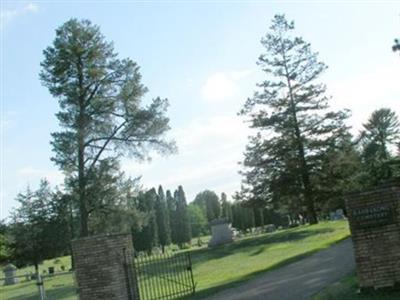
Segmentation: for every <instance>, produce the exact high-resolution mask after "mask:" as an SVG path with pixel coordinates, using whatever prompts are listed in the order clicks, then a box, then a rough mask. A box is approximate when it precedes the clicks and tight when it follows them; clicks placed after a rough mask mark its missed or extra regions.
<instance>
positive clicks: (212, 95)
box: [201, 70, 253, 101]
mask: <svg viewBox="0 0 400 300" xmlns="http://www.w3.org/2000/svg"><path fill="white" fill-rule="evenodd" d="M252 73H253V70H239V71H231V72H217V73H214V74H212V75H211V76H209V77H208V78H207V80H206V82H205V83H204V85H203V86H202V88H201V94H202V96H203V98H204V100H206V101H225V100H228V99H230V98H232V97H234V96H235V95H237V93H238V92H239V85H240V80H242V79H244V78H246V77H248V76H250V75H251V74H252Z"/></svg>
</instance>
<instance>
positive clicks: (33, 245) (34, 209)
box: [9, 180, 69, 271]
mask: <svg viewBox="0 0 400 300" xmlns="http://www.w3.org/2000/svg"><path fill="white" fill-rule="evenodd" d="M16 200H17V201H18V202H19V204H20V206H19V207H18V208H17V209H14V211H13V212H12V216H11V223H10V225H9V226H10V234H11V236H12V241H11V243H10V248H11V250H12V257H13V259H15V260H16V261H17V264H18V265H25V264H33V265H34V266H35V270H36V271H38V265H39V263H41V262H42V261H43V260H44V259H46V258H52V257H56V256H59V255H61V254H62V253H63V252H64V251H66V250H67V249H68V244H69V240H68V239H65V236H68V235H69V233H68V223H67V221H66V218H65V215H64V214H63V212H64V207H63V204H64V203H62V202H59V201H57V200H58V199H57V197H55V194H54V193H53V192H52V190H51V187H50V184H49V182H48V181H47V180H41V182H40V186H39V188H38V189H37V190H36V191H32V190H31V189H29V188H27V190H26V192H25V193H19V194H18V196H17V199H16Z"/></svg>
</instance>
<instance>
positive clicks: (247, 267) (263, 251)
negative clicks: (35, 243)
mask: <svg viewBox="0 0 400 300" xmlns="http://www.w3.org/2000/svg"><path fill="white" fill-rule="evenodd" d="M349 234H350V233H349V229H348V223H347V221H336V222H323V223H320V224H318V225H313V226H307V225H306V226H301V227H297V228H292V229H287V230H282V231H277V232H275V233H268V234H261V235H258V236H249V237H245V238H242V239H241V240H238V241H235V242H234V243H232V244H229V245H225V246H221V247H218V248H214V249H208V248H194V249H192V250H190V251H191V255H192V262H193V272H194V278H195V281H196V283H197V286H196V291H197V292H196V296H195V297H193V296H191V297H190V299H194V298H195V299H200V298H202V297H204V296H206V295H209V294H211V293H214V292H216V291H219V290H222V289H225V288H228V287H232V286H234V285H237V284H239V283H241V282H243V281H246V280H249V279H252V278H254V277H255V276H257V275H258V274H260V273H262V272H265V271H267V270H271V269H273V268H277V267H279V266H281V265H283V264H287V263H290V262H293V261H295V260H298V259H300V258H302V257H305V256H307V255H310V254H312V253H314V252H316V251H319V250H321V249H324V248H326V247H329V246H330V245H332V244H333V243H336V242H337V241H340V240H342V239H344V238H346V237H348V236H349ZM68 259H69V258H68V257H63V258H62V259H61V261H62V263H60V264H57V265H55V264H54V260H49V261H46V262H44V265H43V267H45V268H47V267H48V266H56V269H57V270H59V266H61V264H64V265H65V266H66V267H67V268H69V266H70V261H69V260H68ZM68 263H69V264H68ZM57 266H58V267H57ZM27 270H28V269H22V270H19V274H23V273H24V272H26V271H27ZM30 270H32V271H33V269H32V268H31V269H30ZM45 288H46V293H47V299H48V300H53V299H54V300H55V299H57V300H75V299H77V297H76V296H75V290H76V287H75V285H74V280H73V277H72V275H62V276H56V277H53V278H45ZM0 295H2V297H3V298H2V299H9V300H22V299H24V300H25V299H27V300H33V299H36V298H35V297H37V287H36V286H35V284H34V282H32V281H31V282H25V283H20V284H17V285H13V286H6V287H5V286H1V287H0Z"/></svg>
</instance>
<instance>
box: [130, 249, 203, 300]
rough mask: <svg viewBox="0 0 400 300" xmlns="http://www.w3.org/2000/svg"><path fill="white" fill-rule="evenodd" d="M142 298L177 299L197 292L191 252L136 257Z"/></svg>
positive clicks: (136, 268) (141, 299)
mask: <svg viewBox="0 0 400 300" xmlns="http://www.w3.org/2000/svg"><path fill="white" fill-rule="evenodd" d="M134 268H135V273H136V278H137V280H138V283H139V293H140V300H155V299H176V298H179V297H182V296H186V295H190V294H193V293H194V292H195V284H194V280H193V272H192V261H191V257H190V253H189V252H185V253H179V254H160V255H151V256H144V257H138V258H135V263H134Z"/></svg>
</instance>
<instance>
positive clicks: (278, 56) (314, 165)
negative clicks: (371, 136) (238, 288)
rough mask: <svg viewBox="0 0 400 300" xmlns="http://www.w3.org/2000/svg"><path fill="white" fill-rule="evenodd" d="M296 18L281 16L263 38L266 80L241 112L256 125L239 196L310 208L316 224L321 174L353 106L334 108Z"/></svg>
mask: <svg viewBox="0 0 400 300" xmlns="http://www.w3.org/2000/svg"><path fill="white" fill-rule="evenodd" d="M293 30H294V23H293V22H289V21H287V20H286V18H285V17H284V16H283V15H276V16H275V17H274V19H273V20H272V25H271V27H270V31H269V32H268V33H267V34H266V35H265V37H264V38H263V39H262V40H261V43H262V45H263V47H264V49H265V52H264V53H263V54H261V55H260V57H259V60H258V65H260V67H261V68H262V70H263V71H264V73H265V80H264V81H263V82H261V83H260V84H258V87H259V88H260V91H258V92H256V93H255V94H254V96H253V97H252V98H249V99H248V100H247V101H246V103H245V105H244V107H243V109H242V110H241V112H240V114H241V115H245V116H247V117H249V119H250V123H251V127H252V128H254V129H257V130H258V132H257V134H256V135H255V136H252V137H250V140H249V144H248V146H247V148H246V152H245V159H244V163H243V164H244V167H245V170H244V171H243V172H242V174H243V176H244V185H243V188H242V190H241V193H240V194H239V195H238V196H239V198H242V199H245V200H246V202H247V203H248V204H249V205H252V206H253V207H265V206H266V205H268V204H270V205H271V203H273V202H276V204H274V205H278V206H285V207H286V209H287V210H288V211H289V212H292V213H295V214H299V213H303V212H304V211H306V212H307V216H308V220H309V222H310V223H316V222H317V217H316V207H315V201H316V200H317V199H316V197H317V194H318V191H317V189H318V186H316V185H315V183H314V181H313V179H314V178H315V177H318V173H319V171H320V170H321V165H322V164H323V161H324V157H325V156H326V152H327V149H328V148H329V147H331V145H332V144H333V143H334V141H335V140H337V139H338V138H340V137H341V136H342V135H344V134H346V133H347V128H346V127H345V126H344V120H345V119H346V118H347V117H348V111H346V110H345V111H338V112H334V111H329V106H328V97H327V96H326V95H325V90H326V87H325V85H324V84H322V83H320V82H318V78H319V76H320V75H321V74H322V73H323V72H324V71H325V69H326V68H327V67H326V66H325V64H323V63H322V62H320V61H318V58H317V53H315V52H312V50H311V47H310V44H309V43H307V42H305V41H304V40H303V39H302V38H301V37H296V36H294V35H293Z"/></svg>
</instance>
